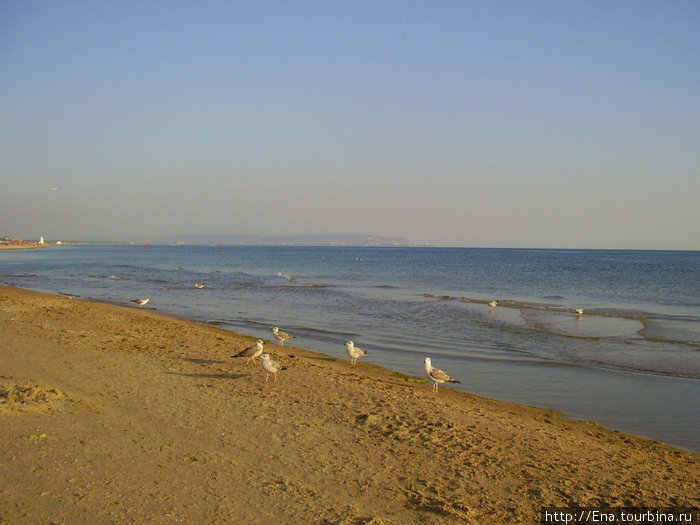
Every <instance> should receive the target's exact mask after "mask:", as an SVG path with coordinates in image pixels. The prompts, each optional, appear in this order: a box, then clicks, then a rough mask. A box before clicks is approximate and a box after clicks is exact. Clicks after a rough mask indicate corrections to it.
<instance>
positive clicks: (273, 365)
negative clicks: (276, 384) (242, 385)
mask: <svg viewBox="0 0 700 525" xmlns="http://www.w3.org/2000/svg"><path fill="white" fill-rule="evenodd" d="M260 359H262V367H263V370H265V382H266V383H267V379H268V378H269V377H270V374H272V375H273V376H274V378H275V381H277V372H279V371H280V370H284V369H283V368H282V367H280V364H279V363H278V362H277V361H274V360H273V359H272V358H271V357H270V354H263V355H262V356H261V357H260Z"/></svg>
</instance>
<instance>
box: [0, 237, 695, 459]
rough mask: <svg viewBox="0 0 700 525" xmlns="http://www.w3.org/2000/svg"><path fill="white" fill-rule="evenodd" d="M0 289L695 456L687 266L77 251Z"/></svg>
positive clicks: (377, 251)
mask: <svg viewBox="0 0 700 525" xmlns="http://www.w3.org/2000/svg"><path fill="white" fill-rule="evenodd" d="M0 281H1V282H2V283H3V284H9V285H13V286H18V287H23V288H30V289H35V290H42V291H48V292H52V293H59V294H64V295H69V296H71V297H76V298H81V299H90V300H97V301H105V302H111V303H118V304H129V305H131V304H132V303H130V300H131V299H133V298H135V297H150V299H151V300H150V302H149V304H148V305H147V308H154V309H156V310H157V311H159V312H162V313H166V314H173V315H177V316H180V317H185V318H190V319H194V320H199V321H204V322H207V323H212V324H215V325H218V326H221V327H223V328H227V329H233V330H236V331H239V332H241V333H244V334H249V335H251V336H255V337H263V338H265V339H266V340H269V339H271V332H270V328H271V327H272V326H280V327H281V328H282V329H284V330H286V331H289V332H291V333H292V334H294V335H295V336H296V339H295V340H294V341H293V343H294V345H295V346H300V347H304V348H309V349H312V350H317V351H321V352H324V353H327V354H330V355H334V356H338V357H345V347H344V343H345V342H346V341H347V340H353V341H354V342H355V344H356V345H357V346H360V347H362V348H364V349H365V350H367V351H369V355H368V356H367V357H364V358H363V359H362V361H363V362H370V363H374V364H378V365H382V366H386V367H388V368H391V369H393V370H396V371H399V372H402V373H406V374H410V375H416V376H422V364H423V359H424V358H425V356H428V355H429V356H430V357H432V360H433V363H434V365H435V366H437V367H439V368H442V369H444V370H445V371H447V372H448V373H449V374H450V375H452V376H453V377H455V378H457V379H459V380H460V381H461V385H457V386H456V388H461V389H464V390H467V391H469V392H473V393H476V394H480V395H484V396H488V397H494V398H498V399H505V400H511V401H516V402H520V403H526V404H532V405H538V406H542V407H547V408H552V409H556V410H561V411H563V412H564V413H565V414H567V415H569V416H572V417H577V418H584V419H590V420H594V421H596V422H598V423H601V424H603V425H605V426H607V427H610V428H614V429H617V430H621V431H625V432H630V433H633V434H638V435H642V436H646V437H649V438H652V439H657V440H660V441H664V442H667V443H670V444H674V445H678V446H681V447H684V448H689V449H692V450H695V451H700V417H699V416H700V413H699V412H700V411H699V410H698V406H700V403H699V401H700V323H699V322H698V321H700V252H698V251H614V250H529V249H486V248H484V249H476V248H433V247H425V248H415V247H412V248H404V247H396V248H388V247H382V248H369V247H301V246H163V245H153V246H149V247H146V246H144V245H85V246H62V247H56V248H50V249H44V250H28V251H0ZM195 283H204V285H205V287H204V288H203V289H195V288H194V284H195ZM494 299H495V300H497V301H498V306H497V307H495V308H494V307H490V306H488V302H489V301H491V300H494ZM577 307H583V308H584V309H585V313H584V315H583V316H578V315H577V314H576V313H575V309H576V308H577ZM232 350H233V349H232ZM426 395H431V394H430V392H429V390H428V388H426Z"/></svg>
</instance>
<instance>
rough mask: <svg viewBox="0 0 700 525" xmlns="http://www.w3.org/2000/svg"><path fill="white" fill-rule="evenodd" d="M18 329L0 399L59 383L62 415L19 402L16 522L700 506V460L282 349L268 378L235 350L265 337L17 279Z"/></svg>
mask: <svg viewBox="0 0 700 525" xmlns="http://www.w3.org/2000/svg"><path fill="white" fill-rule="evenodd" d="M0 340H2V341H3V345H2V348H1V349H0V375H2V378H0V391H7V392H10V391H12V392H14V394H13V395H20V397H21V395H22V394H23V393H29V392H31V389H32V388H39V390H37V391H36V392H38V393H39V395H38V397H37V399H41V395H44V396H45V397H46V399H47V400H48V401H40V402H37V403H36V404H37V405H41V404H44V405H46V406H47V407H50V409H48V410H18V411H12V412H11V413H7V411H5V412H2V411H0V440H1V441H0V442H1V443H2V445H0V463H1V464H2V465H3V466H4V467H6V468H4V469H0V523H63V522H65V523H96V522H100V523H123V522H135V523H142V522H150V523H194V522H198V523H231V522H249V523H263V522H266V523H267V522H271V521H274V522H277V523H300V522H309V523H338V524H339V523H345V524H351V523H352V524H357V523H397V524H398V523H479V524H481V523H536V522H537V521H538V519H539V513H540V508H541V507H542V506H571V505H581V506H608V505H613V506H658V507H676V506H678V507H681V506H686V507H687V506H689V507H697V506H699V504H700V493H699V490H698V480H699V479H700V476H699V474H700V458H699V456H698V455H697V454H694V453H692V452H689V451H684V450H680V449H675V448H672V447H669V446H666V445H664V444H661V443H657V442H653V441H649V440H644V439H640V438H637V437H633V436H628V435H625V434H622V433H619V432H614V431H610V430H607V429H604V428H602V427H600V426H598V425H596V424H594V423H588V422H581V421H572V420H568V419H566V418H563V417H561V416H559V415H558V414H556V413H554V412H551V411H546V410H540V409H536V408H531V407H525V406H521V405H517V404H512V403H503V402H498V401H493V400H489V399H484V398H481V397H478V396H474V395H471V394H468V393H464V392H459V391H454V390H451V389H449V388H445V389H440V393H439V394H438V395H435V394H433V393H432V392H431V391H430V386H429V385H427V384H425V383H423V382H420V381H416V380H415V379H414V378H408V377H405V376H402V375H400V374H396V373H393V372H391V371H387V370H384V369H382V368H380V367H376V366H373V365H371V364H368V363H362V362H360V363H358V364H357V365H356V366H354V367H353V366H351V365H350V363H349V361H348V360H342V359H336V358H333V357H329V356H325V355H321V354H317V353H313V352H309V351H306V350H303V349H299V348H293V347H290V348H288V347H287V346H286V345H285V347H278V346H277V345H276V344H274V343H270V342H267V344H266V347H265V350H266V351H267V352H269V353H271V354H272V355H273V356H274V358H275V359H278V360H279V361H280V362H281V363H282V365H283V366H285V367H286V368H287V369H286V370H284V371H281V372H280V373H279V374H278V380H277V381H276V382H273V381H270V382H268V383H265V381H264V379H265V373H264V371H263V370H262V368H261V367H260V365H259V363H258V364H257V365H254V364H252V363H246V362H245V360H241V359H231V358H230V356H231V355H233V354H234V353H235V352H236V351H240V350H242V349H243V348H245V347H246V346H248V345H250V344H252V343H253V342H254V338H250V337H243V336H240V335H238V334H235V333H233V332H228V331H224V330H221V329H218V328H216V327H213V326H208V325H205V324H201V323H195V322H190V321H184V320H180V319H175V318H171V317H166V316H162V315H160V314H158V313H157V312H155V311H153V310H143V309H138V308H137V307H121V306H114V305H107V304H97V303H91V302H87V301H81V300H75V299H68V298H64V297H57V296H53V295H47V294H41V293H37V292H30V291H26V290H18V289H14V288H8V287H0ZM258 361H259V360H258ZM13 389H14V390H13ZM21 389H25V390H21ZM42 393H43V394H42ZM49 393H55V394H52V395H54V397H55V398H54V399H53V400H51V399H50V398H51V395H49ZM7 397H8V399H9V393H8V396H7ZM27 398H28V399H29V398H31V395H30V394H27ZM13 403H14V402H13ZM30 404H31V403H30ZM0 410H2V409H0Z"/></svg>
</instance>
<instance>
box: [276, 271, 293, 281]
mask: <svg viewBox="0 0 700 525" xmlns="http://www.w3.org/2000/svg"><path fill="white" fill-rule="evenodd" d="M276 275H277V277H282V278H283V279H287V280H288V281H294V280H295V279H296V278H297V276H296V275H292V274H290V273H284V272H277V274H276Z"/></svg>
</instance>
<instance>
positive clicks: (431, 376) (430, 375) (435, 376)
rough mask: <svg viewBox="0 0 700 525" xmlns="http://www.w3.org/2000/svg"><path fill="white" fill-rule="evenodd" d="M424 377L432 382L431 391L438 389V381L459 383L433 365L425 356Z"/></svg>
mask: <svg viewBox="0 0 700 525" xmlns="http://www.w3.org/2000/svg"><path fill="white" fill-rule="evenodd" d="M425 377H426V378H427V379H428V381H432V382H433V392H437V391H438V383H445V382H447V383H459V381H457V380H456V379H453V378H451V377H450V376H448V375H447V374H446V373H445V372H443V371H442V370H440V369H439V368H435V367H433V365H432V363H431V361H430V358H429V357H426V358H425Z"/></svg>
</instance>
